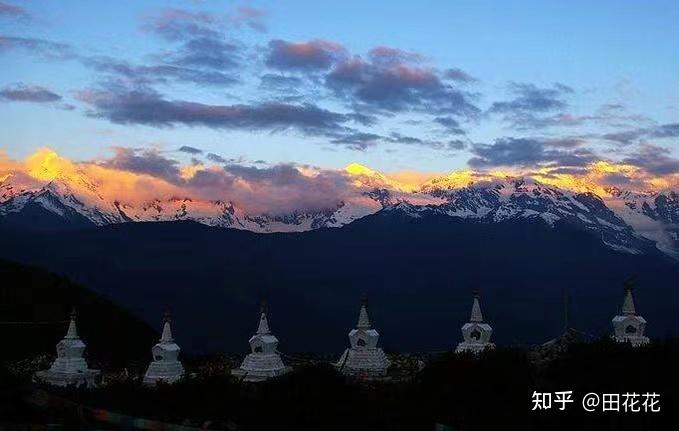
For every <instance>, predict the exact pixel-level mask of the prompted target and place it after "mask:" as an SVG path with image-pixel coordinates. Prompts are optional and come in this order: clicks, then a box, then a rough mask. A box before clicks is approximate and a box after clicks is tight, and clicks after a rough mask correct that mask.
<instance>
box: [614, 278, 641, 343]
mask: <svg viewBox="0 0 679 431" xmlns="http://www.w3.org/2000/svg"><path fill="white" fill-rule="evenodd" d="M645 330H646V319H644V318H643V317H641V316H639V315H637V312H636V309H635V307H634V295H633V294H632V285H631V283H627V284H626V286H625V302H624V303H623V304H622V314H620V315H618V316H615V317H614V318H613V339H614V340H615V341H617V342H618V343H631V344H632V345H633V346H635V347H637V346H643V345H644V344H648V342H649V340H648V337H646V336H644V331H645Z"/></svg>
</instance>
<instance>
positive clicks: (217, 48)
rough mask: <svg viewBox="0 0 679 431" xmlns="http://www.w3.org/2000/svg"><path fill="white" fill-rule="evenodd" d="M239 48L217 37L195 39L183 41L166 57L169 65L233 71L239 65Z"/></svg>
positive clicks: (235, 44) (233, 43)
mask: <svg viewBox="0 0 679 431" xmlns="http://www.w3.org/2000/svg"><path fill="white" fill-rule="evenodd" d="M240 50H241V49H240V47H239V46H238V44H237V43H235V42H227V41H225V40H223V39H221V38H219V37H197V38H193V39H190V40H187V41H185V42H184V43H183V44H182V46H181V47H180V48H179V49H177V50H176V51H175V52H173V53H171V54H169V56H167V57H168V58H167V60H168V61H169V62H170V63H173V64H178V65H182V66H194V67H206V68H211V69H216V70H224V69H233V68H235V67H237V66H238V65H239V64H240V61H241V53H240Z"/></svg>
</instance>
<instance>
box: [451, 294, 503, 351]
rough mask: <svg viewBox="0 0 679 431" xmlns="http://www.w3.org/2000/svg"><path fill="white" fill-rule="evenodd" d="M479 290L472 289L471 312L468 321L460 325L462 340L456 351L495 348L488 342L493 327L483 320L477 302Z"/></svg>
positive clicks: (479, 305)
mask: <svg viewBox="0 0 679 431" xmlns="http://www.w3.org/2000/svg"><path fill="white" fill-rule="evenodd" d="M479 298H480V295H479V292H478V291H474V302H473V303H472V313H471V317H470V318H469V322H467V323H465V324H464V325H463V326H462V337H463V338H464V341H462V342H461V343H460V344H458V345H457V348H456V349H455V352H456V353H464V352H468V353H475V354H476V353H481V352H483V351H485V350H490V349H494V348H495V344H493V343H491V342H490V336H491V335H492V334H493V328H491V326H490V325H489V324H488V323H485V322H484V321H483V314H482V313H481V304H480V302H479Z"/></svg>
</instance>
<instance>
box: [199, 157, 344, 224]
mask: <svg viewBox="0 0 679 431" xmlns="http://www.w3.org/2000/svg"><path fill="white" fill-rule="evenodd" d="M224 171H225V172H226V174H227V175H230V176H233V178H234V181H233V183H232V184H233V185H232V187H231V189H230V195H231V196H232V197H234V200H235V201H236V202H247V205H248V208H249V209H250V210H252V211H254V212H255V213H272V214H290V213H304V212H306V211H319V210H325V209H334V208H336V207H337V206H338V205H339V204H340V203H341V202H342V201H344V200H345V199H347V198H348V197H349V194H350V193H351V191H352V186H351V184H350V183H349V179H348V178H347V177H346V176H345V175H344V174H343V173H341V172H338V171H324V170H314V171H313V172H311V173H309V172H303V171H308V169H304V170H301V169H300V168H298V167H296V166H295V165H291V164H280V165H275V166H272V167H268V168H257V167H249V166H241V165H227V166H225V167H224ZM202 186H203V187H205V186H206V184H205V182H203V184H202ZM244 186H247V187H244Z"/></svg>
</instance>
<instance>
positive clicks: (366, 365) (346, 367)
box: [335, 298, 391, 379]
mask: <svg viewBox="0 0 679 431" xmlns="http://www.w3.org/2000/svg"><path fill="white" fill-rule="evenodd" d="M379 338H380V334H379V332H377V331H376V330H375V329H372V325H371V324H370V318H369V317H368V303H367V301H366V299H365V298H364V299H363V300H362V303H361V310H360V312H359V314H358V324H357V325H356V329H352V330H351V331H350V332H349V343H350V344H351V347H349V348H348V349H346V350H345V351H344V353H342V356H341V357H340V358H339V361H337V363H336V364H335V366H336V367H337V368H338V369H339V371H340V372H341V373H343V374H346V375H349V376H355V377H361V378H368V379H372V378H382V377H385V376H386V374H387V369H388V368H389V365H391V362H390V361H389V358H387V355H386V354H385V353H384V351H383V350H382V349H381V348H379V347H377V340H379Z"/></svg>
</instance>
